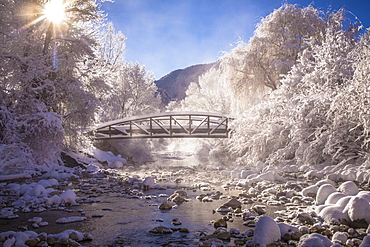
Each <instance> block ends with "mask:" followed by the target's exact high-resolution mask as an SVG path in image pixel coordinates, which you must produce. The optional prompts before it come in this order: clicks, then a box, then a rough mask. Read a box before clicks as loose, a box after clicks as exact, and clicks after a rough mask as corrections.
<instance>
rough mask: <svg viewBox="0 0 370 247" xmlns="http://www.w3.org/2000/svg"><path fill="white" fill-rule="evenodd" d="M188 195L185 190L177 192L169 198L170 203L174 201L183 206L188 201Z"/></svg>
mask: <svg viewBox="0 0 370 247" xmlns="http://www.w3.org/2000/svg"><path fill="white" fill-rule="evenodd" d="M187 197H188V194H187V193H186V191H184V190H176V191H175V192H174V193H173V194H172V195H171V196H170V197H169V198H168V200H169V201H172V202H174V203H176V204H181V203H184V202H185V201H187Z"/></svg>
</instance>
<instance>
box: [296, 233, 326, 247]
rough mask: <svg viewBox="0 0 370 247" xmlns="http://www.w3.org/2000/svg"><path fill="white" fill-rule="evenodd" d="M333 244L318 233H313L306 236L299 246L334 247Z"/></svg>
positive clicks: (302, 238)
mask: <svg viewBox="0 0 370 247" xmlns="http://www.w3.org/2000/svg"><path fill="white" fill-rule="evenodd" d="M332 244H333V243H332V242H331V241H330V239H328V238H327V237H325V236H323V235H321V234H318V233H311V234H305V235H303V236H302V237H301V239H300V240H299V243H298V246H302V247H303V246H304V247H330V246H332Z"/></svg>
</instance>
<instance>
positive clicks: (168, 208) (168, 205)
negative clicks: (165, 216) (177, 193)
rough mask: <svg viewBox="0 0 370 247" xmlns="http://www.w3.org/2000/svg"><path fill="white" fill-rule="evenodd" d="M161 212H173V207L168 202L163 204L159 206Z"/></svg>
mask: <svg viewBox="0 0 370 247" xmlns="http://www.w3.org/2000/svg"><path fill="white" fill-rule="evenodd" d="M158 208H159V210H171V209H172V205H171V204H169V203H168V202H163V203H161V204H160V205H159V206H158Z"/></svg>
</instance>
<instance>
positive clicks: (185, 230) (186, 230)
mask: <svg viewBox="0 0 370 247" xmlns="http://www.w3.org/2000/svg"><path fill="white" fill-rule="evenodd" d="M179 232H183V233H189V232H190V231H189V229H188V228H185V227H181V228H180V229H179Z"/></svg>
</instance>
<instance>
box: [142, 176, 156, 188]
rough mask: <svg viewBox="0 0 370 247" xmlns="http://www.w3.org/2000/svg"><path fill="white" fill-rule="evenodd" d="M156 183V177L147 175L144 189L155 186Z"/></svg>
mask: <svg viewBox="0 0 370 247" xmlns="http://www.w3.org/2000/svg"><path fill="white" fill-rule="evenodd" d="M154 185H155V181H154V178H152V177H146V178H145V179H144V181H143V186H144V189H150V188H153V187H154Z"/></svg>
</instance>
